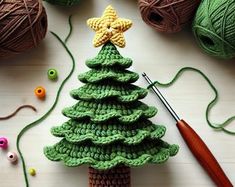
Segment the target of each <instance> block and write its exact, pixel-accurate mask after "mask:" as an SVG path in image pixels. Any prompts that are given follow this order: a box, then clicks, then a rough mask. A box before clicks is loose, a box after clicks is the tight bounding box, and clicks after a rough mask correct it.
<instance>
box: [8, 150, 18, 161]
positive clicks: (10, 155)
mask: <svg viewBox="0 0 235 187" xmlns="http://www.w3.org/2000/svg"><path fill="white" fill-rule="evenodd" d="M7 159H8V160H9V161H10V162H11V163H15V162H16V161H17V160H18V156H17V154H16V153H15V152H8V153H7Z"/></svg>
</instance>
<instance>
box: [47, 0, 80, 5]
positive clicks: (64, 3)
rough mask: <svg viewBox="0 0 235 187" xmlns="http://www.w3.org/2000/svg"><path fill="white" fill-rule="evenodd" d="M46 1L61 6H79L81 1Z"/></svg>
mask: <svg viewBox="0 0 235 187" xmlns="http://www.w3.org/2000/svg"><path fill="white" fill-rule="evenodd" d="M45 1H47V2H48V3H51V4H54V5H60V6H73V5H77V4H78V3H79V2H80V0H45Z"/></svg>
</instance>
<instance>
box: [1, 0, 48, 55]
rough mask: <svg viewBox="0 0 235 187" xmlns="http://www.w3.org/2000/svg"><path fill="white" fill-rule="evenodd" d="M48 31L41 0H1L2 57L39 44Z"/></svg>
mask: <svg viewBox="0 0 235 187" xmlns="http://www.w3.org/2000/svg"><path fill="white" fill-rule="evenodd" d="M46 32H47V15H46V11H45V9H44V7H43V5H42V2H41V0H0V58H8V57H12V56H14V55H16V54H19V53H22V52H24V51H27V50H29V49H32V48H34V47H36V46H38V44H39V42H40V41H41V40H42V39H43V38H44V37H45V35H46Z"/></svg>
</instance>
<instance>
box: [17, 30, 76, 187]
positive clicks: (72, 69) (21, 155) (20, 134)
mask: <svg viewBox="0 0 235 187" xmlns="http://www.w3.org/2000/svg"><path fill="white" fill-rule="evenodd" d="M51 34H52V35H53V36H54V37H55V38H57V40H58V41H59V42H60V43H61V44H62V46H63V47H64V49H65V50H66V52H67V53H68V55H69V56H70V58H71V60H72V68H71V70H70V73H69V74H68V76H67V77H66V78H65V79H64V80H63V82H62V83H61V85H60V87H59V89H58V91H57V94H56V98H55V101H54V103H53V105H52V106H51V108H50V109H49V110H48V111H47V112H46V113H45V114H44V115H43V116H42V117H40V118H39V119H38V120H36V121H34V122H32V123H30V124H28V125H26V126H25V127H24V128H23V129H22V130H21V131H20V133H19V134H18V136H17V140H16V147H17V151H18V152H19V155H20V158H21V160H22V166H23V172H24V178H25V183H26V187H28V186H29V182H28V177H27V172H26V164H25V160H24V156H23V154H22V152H21V150H20V140H21V137H22V136H23V135H24V134H25V133H26V131H28V130H29V129H31V128H32V127H34V126H36V125H38V124H39V123H40V122H42V121H43V120H44V119H46V118H47V117H48V116H49V114H50V113H51V112H52V111H53V110H54V108H55V107H56V105H57V103H58V100H59V96H60V93H61V91H62V89H63V87H64V85H65V83H66V82H67V81H68V79H69V78H70V77H71V76H72V74H73V72H74V69H75V59H74V57H73V55H72V53H71V52H70V50H69V49H68V47H67V46H66V44H65V43H64V42H63V41H62V40H61V39H60V37H59V36H58V35H57V34H55V33H54V32H51Z"/></svg>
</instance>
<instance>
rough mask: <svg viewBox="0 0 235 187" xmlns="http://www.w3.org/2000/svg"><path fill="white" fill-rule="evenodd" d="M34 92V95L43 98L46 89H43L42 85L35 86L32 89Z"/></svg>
mask: <svg viewBox="0 0 235 187" xmlns="http://www.w3.org/2000/svg"><path fill="white" fill-rule="evenodd" d="M34 93H35V95H36V96H37V97H38V98H39V99H43V98H45V96H46V90H45V88H43V87H41V86H39V87H37V88H36V89H35V90H34Z"/></svg>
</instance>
